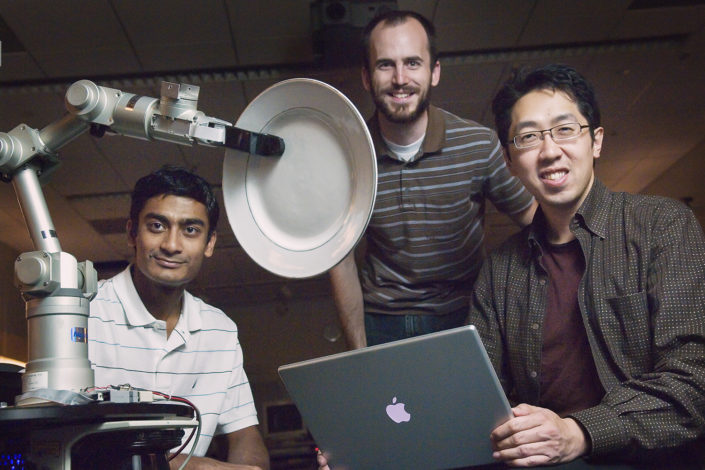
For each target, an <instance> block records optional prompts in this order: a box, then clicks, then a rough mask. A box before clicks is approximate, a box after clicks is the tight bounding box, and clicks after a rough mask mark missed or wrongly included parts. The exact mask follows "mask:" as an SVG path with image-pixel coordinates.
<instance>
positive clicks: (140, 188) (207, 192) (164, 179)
mask: <svg viewBox="0 0 705 470" xmlns="http://www.w3.org/2000/svg"><path fill="white" fill-rule="evenodd" d="M161 195H163V196H183V197H188V198H191V199H194V200H196V201H198V202H200V203H201V204H203V205H204V206H206V212H207V213H208V239H209V240H210V238H211V236H212V235H213V232H214V231H215V226H216V225H217V224H218V217H219V216H220V207H219V205H218V201H217V200H216V198H215V196H214V195H213V190H212V189H211V186H210V184H208V182H207V181H206V180H204V179H203V178H201V177H200V176H198V175H197V174H195V173H193V172H192V171H189V170H187V169H186V168H182V167H178V166H171V165H165V166H163V167H162V168H160V169H159V170H157V171H155V172H153V173H150V174H148V175H147V176H143V177H142V178H140V179H139V180H138V181H137V183H136V184H135V188H134V190H133V191H132V201H131V204H130V220H131V221H132V230H131V233H130V235H131V236H133V237H134V236H136V235H137V226H138V223H139V215H140V212H142V209H144V206H145V205H146V204H147V201H148V200H149V199H151V198H153V197H155V196H161Z"/></svg>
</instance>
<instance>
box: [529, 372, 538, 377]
mask: <svg viewBox="0 0 705 470" xmlns="http://www.w3.org/2000/svg"><path fill="white" fill-rule="evenodd" d="M529 375H530V376H531V378H532V379H535V378H536V377H537V376H538V375H539V374H538V373H537V372H536V371H535V370H532V371H531V373H530V374H529Z"/></svg>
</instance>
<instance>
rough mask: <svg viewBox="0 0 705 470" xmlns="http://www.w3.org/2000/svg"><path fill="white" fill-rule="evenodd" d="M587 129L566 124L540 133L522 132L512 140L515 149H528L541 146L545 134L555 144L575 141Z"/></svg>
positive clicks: (580, 125) (569, 123)
mask: <svg viewBox="0 0 705 470" xmlns="http://www.w3.org/2000/svg"><path fill="white" fill-rule="evenodd" d="M587 127H590V126H588V125H582V124H578V123H577V122H567V123H565V124H559V125H557V126H555V127H552V128H550V129H544V130H542V131H530V132H522V133H521V134H517V135H515V136H514V139H512V140H513V141H514V145H515V146H516V148H518V149H528V148H531V147H537V146H539V145H541V141H542V140H543V134H544V133H545V132H548V133H549V134H551V139H553V140H554V141H555V142H565V141H566V140H573V139H577V138H578V136H579V135H580V133H581V132H582V131H583V129H585V128H587Z"/></svg>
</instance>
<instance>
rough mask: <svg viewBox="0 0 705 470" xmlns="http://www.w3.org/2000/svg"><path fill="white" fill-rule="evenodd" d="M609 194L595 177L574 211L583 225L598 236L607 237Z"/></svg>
mask: <svg viewBox="0 0 705 470" xmlns="http://www.w3.org/2000/svg"><path fill="white" fill-rule="evenodd" d="M609 194H610V191H609V190H608V189H607V186H605V185H604V183H602V181H600V180H599V179H597V177H595V179H594V181H593V183H592V188H590V192H588V195H587V197H586V198H585V200H584V201H583V204H582V205H581V206H580V208H579V209H578V212H577V213H576V218H577V217H578V216H579V217H580V218H582V220H583V222H584V223H585V227H586V228H587V229H588V230H590V231H591V232H592V233H593V234H595V235H597V236H598V237H600V238H606V237H607V230H606V227H607V219H608V218H609V210H610V204H609Z"/></svg>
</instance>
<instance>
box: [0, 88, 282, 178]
mask: <svg viewBox="0 0 705 470" xmlns="http://www.w3.org/2000/svg"><path fill="white" fill-rule="evenodd" d="M199 91H200V88H199V87H197V86H195V85H186V84H178V83H171V82H162V87H161V98H160V99H157V98H150V97H146V96H139V95H134V94H132V93H125V92H122V91H120V90H116V89H114V88H106V87H102V86H98V85H96V84H95V83H93V82H91V81H89V80H80V81H78V82H76V83H74V84H73V85H71V86H70V87H69V89H68V90H67V92H66V97H65V101H66V108H67V110H68V114H66V115H65V116H64V117H63V118H62V119H60V120H58V121H56V122H54V123H52V124H50V125H48V126H47V127H45V128H44V129H42V130H41V131H37V130H36V129H32V128H30V127H28V126H27V125H25V124H20V125H19V126H17V127H16V128H14V129H13V130H11V131H10V132H9V133H0V173H2V174H3V175H4V176H5V177H6V178H7V179H9V178H10V177H8V175H12V174H13V173H14V171H15V170H17V169H18V168H20V167H21V166H22V165H24V164H25V163H27V162H29V161H31V160H33V159H35V158H36V157H38V158H39V160H40V162H41V170H42V174H45V173H47V170H50V169H51V168H52V167H53V166H56V164H58V161H57V160H56V157H55V153H56V151H57V150H58V149H59V148H61V147H63V146H64V145H65V144H67V143H68V142H70V141H71V140H73V139H75V138H76V137H78V136H79V135H81V134H83V133H84V132H85V131H87V130H88V129H89V128H90V129H91V132H92V133H93V134H94V135H97V136H101V135H103V133H104V132H106V131H108V132H112V133H115V134H120V135H125V136H129V137H135V138H138V139H144V140H163V141H167V142H173V143H177V144H181V145H192V144H194V143H199V144H201V145H208V146H225V147H229V148H234V149H238V150H242V151H245V152H248V153H253V154H257V155H263V156H281V155H282V154H283V153H284V141H283V140H282V139H281V138H279V137H276V136H272V135H267V134H258V133H256V132H250V131H245V130H243V129H238V128H236V127H233V126H232V125H231V124H230V123H229V122H227V121H223V120H222V119H217V118H213V117H209V116H206V115H205V114H204V113H203V112H202V111H198V110H197V109H196V107H197V105H198V94H199Z"/></svg>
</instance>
